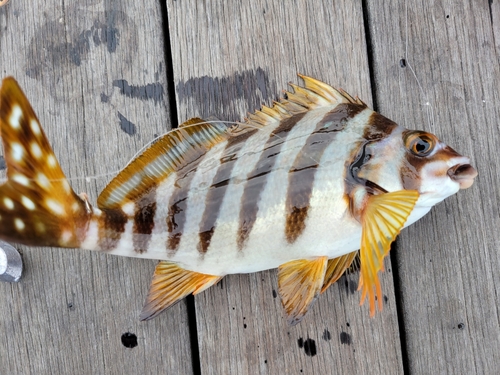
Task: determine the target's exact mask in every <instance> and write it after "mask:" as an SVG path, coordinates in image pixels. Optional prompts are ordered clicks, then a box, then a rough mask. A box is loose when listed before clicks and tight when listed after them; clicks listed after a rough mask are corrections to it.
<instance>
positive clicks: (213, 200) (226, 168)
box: [198, 129, 258, 254]
mask: <svg viewBox="0 0 500 375" xmlns="http://www.w3.org/2000/svg"><path fill="white" fill-rule="evenodd" d="M257 131H258V130H257V129H254V130H250V131H247V132H245V133H243V134H240V135H238V136H236V137H233V138H230V139H229V140H228V144H227V146H226V149H225V150H224V153H223V155H224V156H223V157H222V158H221V159H220V166H219V169H218V170H217V172H216V174H215V176H214V178H213V180H212V185H211V186H210V190H209V191H208V194H207V197H206V200H205V210H204V211H203V217H202V219H201V222H200V242H199V244H198V251H199V252H200V253H202V254H204V253H206V252H207V250H208V247H209V246H210V241H211V240H212V236H213V234H214V230H215V222H216V221H217V218H218V217H219V212H220V208H221V206H222V202H223V200H224V195H225V194H226V189H227V186H228V185H229V182H230V179H231V174H232V171H233V168H234V165H235V163H236V161H237V160H238V158H237V154H238V152H239V151H240V150H241V149H242V147H243V146H244V144H245V141H246V140H247V139H248V138H249V137H251V136H252V135H254V134H255V133H256V132H257Z"/></svg>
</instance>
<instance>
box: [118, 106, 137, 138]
mask: <svg viewBox="0 0 500 375" xmlns="http://www.w3.org/2000/svg"><path fill="white" fill-rule="evenodd" d="M118 118H119V119H120V128H121V129H122V130H123V131H124V132H125V133H127V134H128V135H135V133H137V128H136V126H135V124H134V123H133V122H131V121H129V120H128V119H127V118H126V117H125V116H123V115H122V114H121V113H120V112H118Z"/></svg>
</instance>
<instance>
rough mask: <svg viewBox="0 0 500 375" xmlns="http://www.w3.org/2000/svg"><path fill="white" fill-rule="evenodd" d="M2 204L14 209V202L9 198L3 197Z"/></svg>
mask: <svg viewBox="0 0 500 375" xmlns="http://www.w3.org/2000/svg"><path fill="white" fill-rule="evenodd" d="M3 204H4V205H5V207H7V209H9V210H13V209H14V202H13V201H12V199H10V198H7V197H5V198H4V199H3Z"/></svg>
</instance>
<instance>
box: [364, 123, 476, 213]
mask: <svg viewBox="0 0 500 375" xmlns="http://www.w3.org/2000/svg"><path fill="white" fill-rule="evenodd" d="M364 153H365V157H364V158H365V160H366V162H365V163H363V164H362V165H361V166H360V168H359V171H358V173H357V176H358V178H361V179H363V180H365V181H369V182H370V183H371V184H373V185H374V186H379V187H381V188H382V189H383V190H385V191H389V192H390V191H398V190H403V189H405V190H417V191H418V192H419V194H420V196H421V203H424V202H425V203H426V204H425V205H428V206H432V205H434V204H436V203H438V202H440V201H442V200H443V199H445V198H447V197H449V196H450V195H453V194H455V193H456V192H458V191H459V190H460V189H467V188H468V187H470V186H471V185H472V184H473V183H474V178H475V177H476V176H477V171H476V169H475V168H474V167H473V166H472V165H471V164H470V159H469V158H468V157H465V156H462V155H460V154H459V153H458V152H456V151H455V150H453V149H452V148H451V147H450V146H448V145H446V144H445V143H443V142H441V141H440V140H439V139H438V138H437V137H436V136H435V135H434V134H431V133H427V132H424V131H419V130H408V129H404V128H401V127H397V128H396V129H394V130H393V131H392V132H391V134H390V135H389V136H387V137H385V138H383V139H379V140H374V141H370V142H368V143H367V144H366V146H365V150H364Z"/></svg>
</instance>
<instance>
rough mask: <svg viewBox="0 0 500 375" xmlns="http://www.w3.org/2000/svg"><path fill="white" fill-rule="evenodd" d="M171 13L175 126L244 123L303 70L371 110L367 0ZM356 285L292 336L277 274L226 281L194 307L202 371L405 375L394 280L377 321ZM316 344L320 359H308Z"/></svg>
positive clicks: (341, 286) (206, 6)
mask: <svg viewBox="0 0 500 375" xmlns="http://www.w3.org/2000/svg"><path fill="white" fill-rule="evenodd" d="M167 6H168V15H169V28H170V43H171V46H172V58H173V68H174V81H175V85H176V99H177V105H178V114H179V121H184V120H187V119H188V118H190V117H193V116H200V117H208V116H216V117H218V118H220V119H222V120H231V121H235V120H240V119H242V118H243V117H244V116H245V115H246V113H247V112H249V111H253V110H255V109H258V108H259V107H260V105H261V104H262V103H267V104H269V103H270V102H271V100H272V99H277V98H278V97H279V96H280V95H282V94H281V89H285V88H287V87H286V84H287V82H288V81H293V82H298V79H297V77H296V73H297V72H301V73H304V74H307V75H312V76H315V77H317V78H319V79H322V80H324V81H326V82H329V83H331V84H334V85H339V86H342V87H343V88H344V89H346V90H347V91H348V92H350V93H352V94H354V95H359V96H360V97H361V98H363V99H364V100H365V101H367V102H368V103H370V102H371V91H370V80H369V69H368V60H367V46H366V44H365V35H364V27H363V14H362V9H361V2H353V1H335V2H317V1H289V2H288V1H287V2H281V1H261V0H258V1H249V0H245V1H228V2H215V1H195V0H191V1H174V0H169V1H167ZM387 265H388V266H387V268H388V269H389V270H390V269H391V266H390V264H389V262H388V263H387ZM357 281H358V277H357V275H356V276H350V277H349V278H348V279H345V278H344V279H342V280H341V281H340V282H339V283H337V285H335V286H333V287H332V288H331V289H330V290H328V292H327V293H325V294H324V295H322V296H321V297H320V298H319V300H318V301H317V302H316V304H315V305H314V307H313V309H312V311H310V312H309V313H308V315H307V316H306V318H305V319H304V320H303V321H302V322H301V323H300V324H299V325H297V326H295V327H289V326H287V323H286V318H285V316H284V314H283V311H282V308H281V303H280V301H279V298H273V291H276V290H277V281H276V272H275V271H267V272H261V273H257V274H252V275H239V276H229V277H226V278H225V279H224V280H223V282H222V284H221V285H218V286H216V287H213V288H211V289H209V290H207V291H206V292H204V293H202V294H201V295H198V296H196V298H195V301H196V316H197V325H198V338H199V346H200V362H201V372H202V373H203V374H257V373H258V374H267V373H269V374H283V373H296V374H300V373H304V374H312V373H316V374H330V373H338V374H351V373H352V374H354V373H357V374H363V373H364V374H367V373H370V374H396V373H402V371H403V370H402V367H403V366H402V360H401V350H400V339H399V331H398V322H397V314H396V309H395V296H394V288H393V283H392V273H391V272H386V273H385V274H384V275H383V277H382V283H383V289H384V294H385V295H386V296H387V303H385V308H384V311H383V312H382V313H379V314H377V316H376V317H375V318H374V319H370V318H369V313H368V308H367V306H363V307H360V306H359V298H360V296H359V294H358V293H357V292H355V290H356V288H357ZM167 315H168V312H167ZM164 318H165V317H164V316H163V317H159V318H158V319H164ZM299 340H302V343H303V345H302V346H303V347H302V348H301V347H300V346H299V344H298V343H299ZM306 342H307V344H306ZM313 343H314V345H315V348H316V355H314V356H308V355H307V353H306V352H307V351H308V350H307V349H309V354H312V353H311V350H310V349H311V347H312V345H313Z"/></svg>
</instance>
